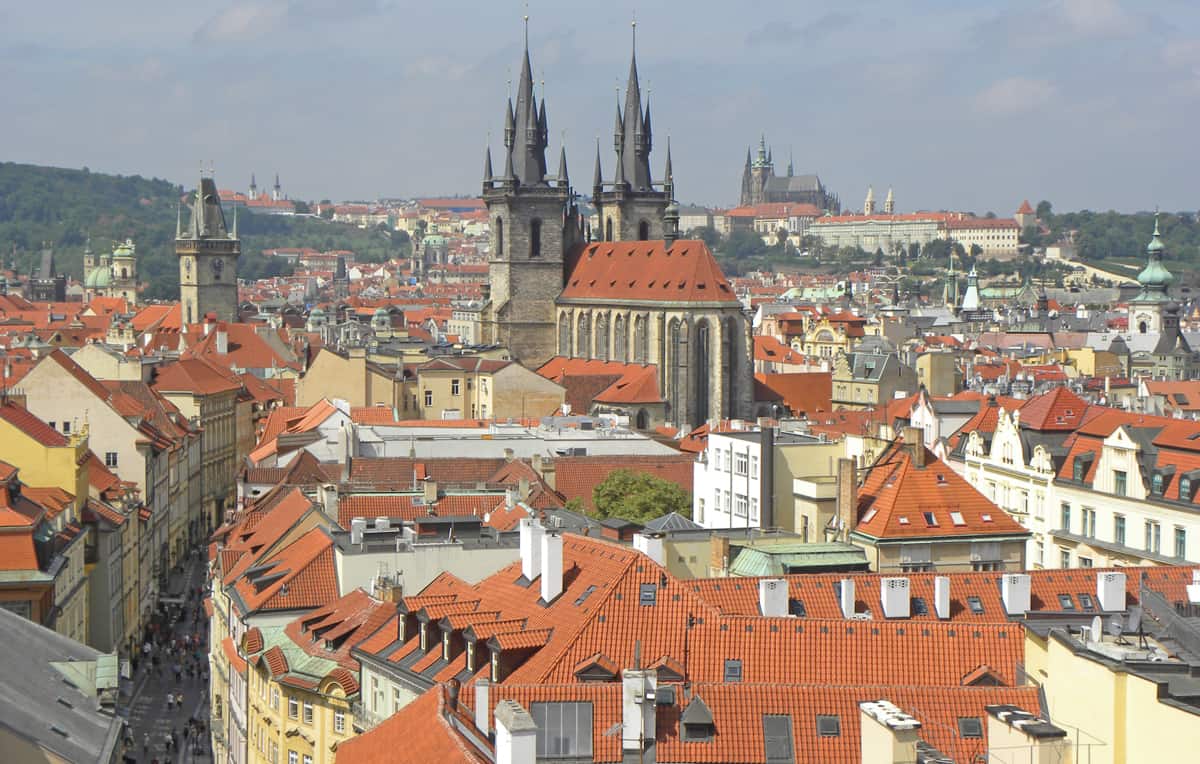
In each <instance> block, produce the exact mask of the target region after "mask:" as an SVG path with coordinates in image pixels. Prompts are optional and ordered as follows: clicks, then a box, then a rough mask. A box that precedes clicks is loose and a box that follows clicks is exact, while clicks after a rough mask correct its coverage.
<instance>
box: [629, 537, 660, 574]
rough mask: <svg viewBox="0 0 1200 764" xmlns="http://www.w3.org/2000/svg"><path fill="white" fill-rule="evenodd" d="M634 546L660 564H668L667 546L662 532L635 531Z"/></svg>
mask: <svg viewBox="0 0 1200 764" xmlns="http://www.w3.org/2000/svg"><path fill="white" fill-rule="evenodd" d="M633 548H634V549H636V550H638V551H639V552H641V553H642V554H644V555H646V556H647V557H649V558H650V559H651V560H654V561H655V562H657V563H658V564H659V565H664V566H665V565H666V564H667V547H666V543H665V542H664V541H663V537H662V535H661V534H658V533H652V534H651V533H635V534H633Z"/></svg>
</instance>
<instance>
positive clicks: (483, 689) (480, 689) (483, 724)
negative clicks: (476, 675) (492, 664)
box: [475, 677, 492, 735]
mask: <svg viewBox="0 0 1200 764" xmlns="http://www.w3.org/2000/svg"><path fill="white" fill-rule="evenodd" d="M491 687H492V683H491V682H489V681H488V680H487V678H486V677H485V678H481V679H478V680H476V682H475V728H476V729H477V730H479V731H480V732H482V733H483V734H485V735H486V734H488V731H489V729H490V725H489V724H488V720H489V719H490V718H491V714H489V713H488V712H489V711H490V709H489V708H488V691H489V690H491Z"/></svg>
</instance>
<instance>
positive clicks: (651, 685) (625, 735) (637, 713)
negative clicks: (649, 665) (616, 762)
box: [621, 669, 658, 751]
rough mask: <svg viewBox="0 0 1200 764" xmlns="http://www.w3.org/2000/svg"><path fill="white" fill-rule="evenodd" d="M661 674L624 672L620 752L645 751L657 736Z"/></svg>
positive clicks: (637, 670)
mask: <svg viewBox="0 0 1200 764" xmlns="http://www.w3.org/2000/svg"><path fill="white" fill-rule="evenodd" d="M657 692H658V674H657V672H655V671H654V669H625V670H624V671H622V672H621V750H622V751H642V750H644V749H645V746H646V744H647V743H648V742H650V741H652V740H654V736H655V728H654V722H655V716H656V714H655V696H656V695H657Z"/></svg>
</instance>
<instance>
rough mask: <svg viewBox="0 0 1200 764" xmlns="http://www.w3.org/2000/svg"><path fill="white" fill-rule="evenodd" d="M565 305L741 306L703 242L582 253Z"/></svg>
mask: <svg viewBox="0 0 1200 764" xmlns="http://www.w3.org/2000/svg"><path fill="white" fill-rule="evenodd" d="M560 297H561V299H568V300H569V299H574V298H580V299H588V300H595V299H614V300H653V301H656V302H661V301H670V302H708V303H717V302H720V303H737V301H738V300H737V296H736V295H735V294H734V293H733V287H732V286H730V284H729V281H728V280H727V279H726V278H725V274H724V273H722V272H721V267H720V266H719V265H717V261H716V258H714V257H713V254H712V252H710V251H709V249H708V246H707V245H706V244H705V243H704V242H702V241H695V240H687V239H681V240H678V241H676V242H675V243H674V244H672V245H671V246H670V247H667V246H665V243H664V242H662V241H628V242H597V243H592V244H588V245H587V246H586V247H584V249H583V252H582V253H580V255H579V258H578V260H577V261H576V263H575V267H574V269H573V270H572V271H571V275H570V276H568V277H567V284H566V286H565V287H564V288H563V291H562V294H561V296H560Z"/></svg>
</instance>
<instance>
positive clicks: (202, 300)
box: [175, 175, 242, 324]
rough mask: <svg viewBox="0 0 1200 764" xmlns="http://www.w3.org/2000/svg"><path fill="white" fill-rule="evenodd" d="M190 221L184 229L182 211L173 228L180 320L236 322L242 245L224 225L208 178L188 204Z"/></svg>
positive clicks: (219, 201) (212, 186)
mask: <svg viewBox="0 0 1200 764" xmlns="http://www.w3.org/2000/svg"><path fill="white" fill-rule="evenodd" d="M189 206H190V208H191V220H190V221H189V222H188V225H187V226H186V227H185V226H184V224H183V210H182V208H180V211H179V220H178V221H177V223H176V229H175V254H176V256H177V257H178V258H179V301H180V307H181V310H182V313H183V321H184V322H186V323H189V324H193V323H199V322H202V321H203V320H204V318H205V316H207V315H208V314H209V313H215V314H216V317H217V320H218V321H236V320H237V259H238V255H240V254H241V252H242V243H241V241H239V240H238V235H237V211H236V210H234V218H233V230H232V231H229V230H228V229H227V228H226V227H225V215H224V213H223V212H222V211H221V198H220V196H219V195H218V194H217V185H216V183H215V182H214V181H213V179H212V177H211V175H210V176H209V177H204V176H201V178H200V186H199V188H197V189H196V194H195V197H194V198H193V199H192V201H191V203H190V205H189Z"/></svg>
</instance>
